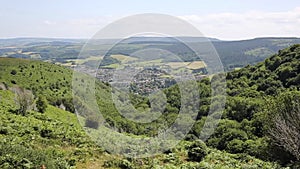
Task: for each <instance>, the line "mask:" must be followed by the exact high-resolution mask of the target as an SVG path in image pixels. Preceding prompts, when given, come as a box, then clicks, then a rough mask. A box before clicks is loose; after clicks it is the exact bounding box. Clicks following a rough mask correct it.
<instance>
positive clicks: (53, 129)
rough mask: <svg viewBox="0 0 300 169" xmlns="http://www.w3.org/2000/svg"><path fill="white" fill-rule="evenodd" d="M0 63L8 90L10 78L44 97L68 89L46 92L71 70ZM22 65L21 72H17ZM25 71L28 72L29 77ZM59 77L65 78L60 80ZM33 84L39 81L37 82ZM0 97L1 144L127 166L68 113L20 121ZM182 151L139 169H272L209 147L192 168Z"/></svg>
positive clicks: (8, 97) (90, 163)
mask: <svg viewBox="0 0 300 169" xmlns="http://www.w3.org/2000/svg"><path fill="white" fill-rule="evenodd" d="M0 61H1V62H0V64H1V67H0V69H1V71H0V77H1V78H0V79H1V80H0V82H1V81H2V82H5V83H6V84H8V85H9V86H10V85H13V84H12V83H11V81H12V80H15V82H16V84H17V85H21V86H23V87H26V88H29V89H30V88H32V87H38V88H41V89H48V90H41V89H39V90H38V91H40V92H42V93H43V94H45V95H50V96H60V97H62V98H63V97H66V96H69V95H70V89H68V88H67V86H66V87H62V88H59V89H52V90H51V89H50V87H51V85H53V84H56V82H57V81H58V79H60V82H61V83H63V84H64V85H69V84H70V82H69V81H68V80H71V74H72V72H71V70H68V69H65V68H63V67H60V66H57V65H52V64H49V63H43V62H39V61H27V60H20V59H10V58H5V59H4V58H3V59H1V60H0ZM22 67H23V70H22V72H21V69H22ZM12 70H17V74H16V75H12V74H11V71H12ZM30 72H31V73H32V75H31V76H30ZM41 77H43V79H44V80H41ZM53 77H55V78H53ZM63 78H65V79H66V80H65V81H64V80H62V79H63ZM36 80H39V81H38V82H37V81H36ZM40 80H41V81H40ZM48 80H49V81H48ZM64 89H66V91H67V93H65V94H63V90H64ZM0 94H1V97H0V98H1V100H0V102H1V104H0V113H1V115H0V119H1V120H0V124H1V125H0V126H1V131H4V132H1V134H0V138H1V140H2V141H3V140H7V142H5V143H6V144H11V145H23V144H24V146H27V147H30V148H33V149H37V150H38V149H39V150H41V149H43V150H44V149H46V150H47V149H48V150H55V151H58V152H60V153H62V154H63V156H64V158H65V159H66V161H68V162H69V163H71V161H72V160H75V161H76V162H77V167H78V168H91V167H92V168H99V167H103V165H104V164H109V163H110V161H114V163H113V165H107V166H111V167H116V168H120V167H122V165H123V164H124V163H127V162H126V161H128V160H126V159H123V158H121V157H119V156H114V155H108V154H106V153H103V151H102V150H101V148H99V147H97V146H96V145H95V144H94V143H93V142H91V141H90V139H89V138H88V137H87V136H86V134H85V133H84V132H83V130H82V128H81V127H80V125H79V124H78V122H77V118H76V116H75V115H74V114H72V113H69V112H66V111H63V110H60V109H58V108H56V107H53V106H49V107H48V108H47V111H46V113H44V114H40V113H37V112H33V111H32V112H30V113H29V114H28V115H27V116H25V117H24V116H20V115H15V114H13V113H12V112H11V110H14V109H16V107H15V103H14V94H13V93H11V92H10V91H1V90H0ZM99 97H101V96H99ZM43 131H48V134H46V136H45V135H44V136H42V134H41V133H42V132H43ZM182 144H184V143H182ZM186 144H189V143H186ZM184 147H185V146H184V145H179V146H178V150H177V151H175V152H174V154H173V155H168V154H163V155H160V156H157V157H154V158H151V159H143V160H142V161H143V163H147V164H148V165H145V168H147V167H150V166H153V167H155V168H158V167H159V166H161V167H163V168H175V167H176V166H182V167H183V166H186V167H187V166H190V167H192V166H203V167H206V168H245V167H248V168H251V166H255V165H257V166H266V168H273V167H274V166H273V164H271V163H266V162H263V161H261V160H257V159H254V158H252V157H248V156H247V157H245V159H247V160H245V161H243V160H241V157H240V156H238V155H231V154H228V153H225V152H221V151H217V150H214V149H211V150H210V153H209V155H208V156H207V157H206V158H205V159H204V161H203V162H201V163H200V164H198V163H194V162H189V161H187V153H186V150H185V148H184ZM171 156H174V157H171ZM173 158H175V159H178V160H175V161H174V160H172V159H173ZM130 165H131V166H132V167H133V168H139V167H140V165H139V162H138V161H132V162H130ZM123 166H124V165H123ZM161 167H159V168H161ZM187 168H188V167H187ZM252 168H253V167H252ZM254 168H255V167H254Z"/></svg>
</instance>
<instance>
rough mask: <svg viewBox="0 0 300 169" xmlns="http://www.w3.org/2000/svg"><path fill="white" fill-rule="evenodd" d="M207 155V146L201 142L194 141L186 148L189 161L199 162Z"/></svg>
mask: <svg viewBox="0 0 300 169" xmlns="http://www.w3.org/2000/svg"><path fill="white" fill-rule="evenodd" d="M207 154H208V150H207V146H206V145H205V143H204V142H203V141H201V140H196V141H194V142H193V143H192V145H190V146H189V147H188V157H189V160H191V161H196V162H200V161H202V159H203V158H204V157H205V156H206V155H207Z"/></svg>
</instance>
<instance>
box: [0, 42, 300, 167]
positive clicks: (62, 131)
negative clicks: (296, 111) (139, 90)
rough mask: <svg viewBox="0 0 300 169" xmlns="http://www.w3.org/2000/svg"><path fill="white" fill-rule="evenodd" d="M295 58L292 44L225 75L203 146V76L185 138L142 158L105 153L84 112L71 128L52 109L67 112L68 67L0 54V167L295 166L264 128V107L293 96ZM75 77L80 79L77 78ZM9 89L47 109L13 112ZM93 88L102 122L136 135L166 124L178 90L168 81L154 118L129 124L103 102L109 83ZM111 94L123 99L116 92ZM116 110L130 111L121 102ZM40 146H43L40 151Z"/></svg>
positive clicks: (64, 115) (206, 99)
mask: <svg viewBox="0 0 300 169" xmlns="http://www.w3.org/2000/svg"><path fill="white" fill-rule="evenodd" d="M299 57H300V45H294V46H291V47H289V48H286V49H283V50H280V51H279V52H278V54H275V55H273V56H272V57H270V58H268V59H266V60H265V61H264V62H261V63H259V64H257V65H253V66H246V67H245V68H242V69H240V70H236V71H232V72H229V73H227V74H226V79H227V82H226V83H227V86H228V89H227V94H228V97H227V103H226V107H225V110H224V112H223V114H222V119H221V120H220V123H219V125H218V127H217V128H216V130H215V133H214V134H213V135H212V136H211V137H210V138H209V139H208V140H207V141H206V142H205V143H202V142H201V143H199V141H198V140H197V138H198V136H199V135H200V133H201V129H202V128H203V124H204V122H205V120H206V119H207V118H208V117H207V116H208V112H209V109H211V108H213V109H214V105H210V100H211V99H221V98H215V97H211V91H210V88H211V86H210V79H203V80H202V81H201V82H199V88H200V90H199V95H200V99H201V106H200V107H199V110H198V112H197V121H196V123H195V124H194V126H193V128H192V130H191V131H190V132H189V134H188V135H187V136H186V138H185V140H183V141H182V142H181V143H180V144H179V145H178V146H177V147H175V148H174V149H171V150H169V151H167V152H165V153H163V154H161V155H158V156H154V157H151V158H145V159H134V158H125V157H120V156H117V155H109V154H107V153H106V152H104V150H103V149H101V148H100V147H98V146H96V145H95V144H94V143H93V142H91V140H90V139H89V138H88V136H87V135H86V134H85V133H84V130H83V129H85V130H87V131H94V130H95V129H97V127H95V126H94V125H89V123H87V122H92V123H91V124H95V122H96V123H97V122H99V121H98V120H97V119H95V118H93V116H91V117H89V115H90V114H87V116H82V118H84V119H85V120H83V121H84V122H85V124H84V125H85V127H84V128H81V127H80V126H81V125H82V124H81V125H79V123H78V122H77V120H76V116H75V115H74V114H72V113H70V112H67V111H64V110H61V109H58V108H57V107H55V106H59V105H60V104H61V103H63V104H64V105H68V103H69V104H70V106H66V107H69V109H70V110H69V111H72V110H74V107H73V104H72V103H73V99H72V96H71V87H72V86H71V80H72V70H70V69H67V68H64V67H62V66H59V65H53V64H50V63H45V62H41V61H29V60H24V59H13V58H1V59H0V61H1V62H0V64H1V67H0V68H1V71H0V77H1V78H0V82H2V83H4V87H1V88H2V90H0V94H1V100H0V102H1V104H0V112H1V114H0V118H1V121H0V122H1V130H0V137H1V138H2V139H1V142H0V143H1V146H0V148H1V151H0V152H3V153H5V154H9V155H8V156H6V155H4V154H1V155H0V157H1V158H0V166H1V167H2V168H18V167H19V168H25V167H27V168H36V166H39V165H43V164H45V165H47V166H49V167H50V168H51V166H62V167H61V168H70V167H71V166H75V165H76V166H77V167H78V168H85V167H87V166H91V167H94V168H95V167H98V168H101V167H103V168H140V167H141V166H144V168H155V167H163V168H172V167H173V168H175V167H179V166H180V167H182V168H184V167H185V168H193V167H194V168H195V167H199V168H201V167H202V168H279V167H284V166H288V165H295V163H297V159H296V157H295V155H293V154H292V153H291V152H289V151H288V150H287V149H285V148H283V147H281V146H277V145H276V144H274V142H273V140H272V137H271V136H270V135H269V134H268V131H269V128H271V127H272V119H273V117H274V116H275V115H276V114H275V115H274V114H271V113H270V112H269V110H275V109H274V107H269V106H270V105H271V106H274V105H272V103H273V102H275V103H278V102H279V101H280V100H278V99H280V98H284V97H282V96H285V95H291V94H293V95H297V94H299V92H298V90H299V85H300V83H299V77H298V76H299V70H300V66H299V65H300V63H299ZM218 76H221V75H215V76H214V77H212V78H214V79H218ZM54 77H55V78H54ZM77 80H78V82H81V79H77ZM220 83H223V82H220ZM82 85H83V86H82V91H83V92H85V91H88V90H87V89H88V87H87V86H85V83H83V82H82ZM53 86H54V87H53ZM13 87H23V88H26V89H29V90H31V91H32V92H33V93H34V95H35V96H44V97H46V98H47V100H48V101H49V103H50V104H51V105H48V106H47V107H48V108H47V110H46V112H45V113H44V114H43V113H40V112H37V111H36V110H34V109H33V110H31V111H28V112H27V113H26V114H25V115H21V114H18V113H17V109H18V105H17V104H16V103H15V97H16V96H15V94H14V93H13V92H12V91H10V90H3V89H4V88H5V89H7V88H8V89H10V88H13ZM85 87H87V88H85ZM95 89H96V98H97V102H98V105H99V106H100V107H99V108H100V110H101V112H102V113H103V116H104V118H105V119H106V120H107V123H108V124H105V125H107V126H112V127H114V128H115V129H116V130H118V132H122V133H126V134H131V135H135V136H136V137H142V138H144V137H147V136H153V135H156V134H157V132H158V130H159V129H160V128H161V127H168V126H169V125H171V124H172V123H173V122H174V120H175V119H176V118H177V115H178V112H179V110H180V108H181V106H180V102H179V100H180V94H179V93H180V91H179V89H178V86H176V85H174V86H172V87H170V88H167V89H165V90H163V92H164V93H165V95H166V98H167V103H166V110H164V112H163V115H162V116H161V117H159V118H158V119H157V120H155V121H153V122H151V123H145V124H139V123H134V122H133V121H131V120H128V119H126V118H124V117H123V116H122V115H120V113H119V112H118V109H116V107H115V105H114V103H113V101H112V100H111V92H112V88H111V86H110V85H109V84H103V83H101V82H96V87H95ZM117 94H118V95H120V96H121V97H123V93H122V92H119V93H117ZM299 96H300V95H299ZM66 98H68V99H70V100H71V101H60V100H68V99H66ZM74 99H77V98H74ZM78 101H79V102H82V103H84V102H83V101H81V100H78ZM87 101H88V100H87ZM130 101H131V103H132V104H133V105H134V106H135V108H136V109H138V110H140V111H141V112H143V110H144V111H145V110H148V109H149V108H151V105H150V103H149V99H148V98H146V97H143V96H136V95H130ZM276 101H278V102H276ZM57 103H60V104H57ZM83 106H85V105H83ZM211 106H212V107H211ZM215 106H218V105H215ZM124 109H125V110H131V109H130V108H128V107H124ZM146 112H147V111H146ZM214 113H222V112H214ZM79 115H80V114H79ZM116 139H117V138H116ZM132 146H135V145H132ZM41 147H46V152H45V151H43V150H41ZM25 149H26V150H28V151H24V150H25ZM278 152H280V153H278ZM37 157H41V158H37ZM81 159H83V161H81ZM141 164H143V165H141ZM53 168H56V167H53ZM57 168H58V167H57ZM296 168H297V167H296Z"/></svg>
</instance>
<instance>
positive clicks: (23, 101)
mask: <svg viewBox="0 0 300 169" xmlns="http://www.w3.org/2000/svg"><path fill="white" fill-rule="evenodd" d="M12 90H13V91H14V92H15V94H16V97H15V102H16V104H17V106H18V113H19V114H21V115H23V116H25V115H26V113H27V111H29V110H31V109H32V108H33V103H34V102H33V101H34V96H33V94H32V92H31V91H29V90H25V89H23V88H20V87H15V88H13V89H12Z"/></svg>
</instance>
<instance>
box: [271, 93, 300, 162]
mask: <svg viewBox="0 0 300 169" xmlns="http://www.w3.org/2000/svg"><path fill="white" fill-rule="evenodd" d="M271 106H272V107H271V109H269V110H273V113H272V115H273V116H274V113H275V117H274V118H273V121H272V122H273V123H272V125H271V128H270V130H269V133H270V135H271V136H272V138H273V139H274V141H275V144H277V145H278V146H280V147H283V148H284V149H285V150H286V151H288V152H289V153H291V154H292V155H293V156H294V157H295V158H296V159H297V160H298V161H299V160H300V93H299V92H288V93H284V94H281V95H280V96H279V97H278V98H277V99H276V100H275V101H274V103H273V104H271Z"/></svg>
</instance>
